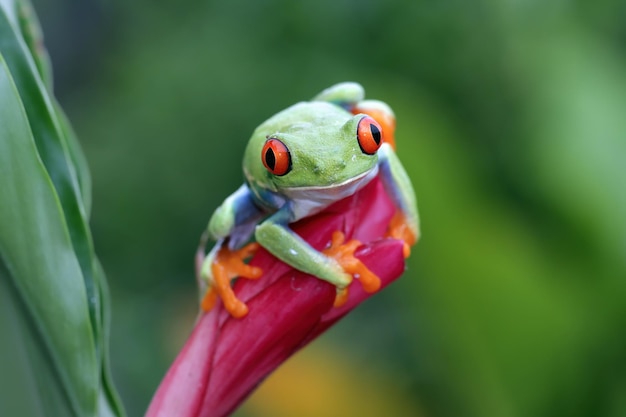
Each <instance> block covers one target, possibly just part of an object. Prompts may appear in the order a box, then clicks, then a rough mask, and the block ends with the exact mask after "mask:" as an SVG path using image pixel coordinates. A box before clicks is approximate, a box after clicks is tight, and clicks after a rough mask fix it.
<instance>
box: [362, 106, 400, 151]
mask: <svg viewBox="0 0 626 417" xmlns="http://www.w3.org/2000/svg"><path fill="white" fill-rule="evenodd" d="M351 111H352V114H359V113H362V114H367V115H368V116H370V117H372V118H373V119H374V120H376V121H377V122H378V124H379V125H380V127H382V130H383V142H387V143H388V144H390V145H391V147H392V148H393V150H394V151H395V150H396V139H395V131H396V118H395V117H394V116H393V115H392V114H390V113H387V112H385V111H383V110H382V109H377V108H368V107H359V106H358V105H356V106H354V107H353V108H352V110H351Z"/></svg>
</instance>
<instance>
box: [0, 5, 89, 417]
mask: <svg viewBox="0 0 626 417" xmlns="http://www.w3.org/2000/svg"><path fill="white" fill-rule="evenodd" d="M4 17H5V16H4V14H3V13H0V21H2V20H3V18H4ZM4 21H5V22H6V20H4ZM0 27H2V23H1V22H0ZM1 43H2V44H5V43H6V39H4V38H2V40H1ZM3 46H4V45H3ZM0 49H1V47H0ZM0 120H2V123H0V138H1V141H0V190H2V198H1V199H0V257H1V258H2V260H3V261H4V265H6V270H7V271H8V274H9V276H10V277H11V280H12V282H13V284H14V286H15V288H16V289H17V291H18V292H19V294H20V296H21V297H22V299H23V303H24V305H25V306H26V309H27V310H28V311H29V312H30V314H31V315H32V319H33V322H34V326H33V327H35V328H36V329H37V330H38V331H39V332H40V334H41V339H42V341H43V344H42V345H36V344H35V342H34V341H33V338H30V342H29V346H30V347H29V349H30V351H43V352H46V351H47V352H48V354H49V356H50V360H49V361H46V360H43V361H42V362H50V366H51V367H54V369H55V371H56V373H57V374H58V376H59V378H58V379H60V380H61V382H62V385H63V390H64V391H65V395H66V396H67V397H68V399H69V403H70V404H71V409H72V411H73V415H76V416H81V417H82V416H90V415H94V414H95V410H96V405H97V396H98V388H99V380H100V374H99V363H98V357H97V352H96V345H95V341H94V331H93V327H92V324H91V321H90V318H89V317H90V316H89V309H88V303H87V296H86V294H87V292H86V290H85V284H84V280H83V276H82V273H81V269H80V265H79V262H78V260H77V257H76V254H75V252H74V247H73V245H72V242H71V240H70V235H69V232H68V229H67V224H66V221H65V216H64V213H63V210H62V207H61V205H60V201H59V198H58V197H57V194H56V193H55V190H54V188H53V185H52V182H51V180H50V177H49V176H48V173H47V172H46V169H45V167H44V165H43V164H42V159H41V158H40V155H39V154H38V152H37V148H36V146H35V142H34V139H33V136H32V134H31V131H30V128H29V123H28V119H27V116H26V112H25V110H24V106H23V105H22V102H21V100H20V96H19V94H18V91H17V89H16V85H15V84H14V83H13V80H12V77H11V74H10V72H9V69H8V67H7V65H6V63H5V61H4V58H3V57H2V59H0ZM42 355H43V353H41V352H40V353H38V354H35V355H34V357H39V358H41V357H42ZM29 356H30V355H29ZM48 382H49V383H50V384H52V385H54V384H55V383H57V382H58V381H57V380H56V379H55V378H53V377H51V378H50V380H49V381H48ZM2 394H3V395H6V393H2ZM55 398H56V397H55ZM49 415H66V414H63V413H60V414H57V413H53V412H51V413H50V414H49Z"/></svg>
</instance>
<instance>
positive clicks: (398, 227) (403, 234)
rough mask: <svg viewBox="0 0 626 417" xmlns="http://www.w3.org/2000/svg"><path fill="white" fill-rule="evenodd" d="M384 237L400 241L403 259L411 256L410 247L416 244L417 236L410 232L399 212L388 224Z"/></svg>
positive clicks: (404, 218)
mask: <svg viewBox="0 0 626 417" xmlns="http://www.w3.org/2000/svg"><path fill="white" fill-rule="evenodd" d="M386 237H390V238H393V239H398V240H402V241H403V242H404V248H403V255H404V258H405V259H406V258H408V257H409V255H410V254H411V246H413V245H414V244H415V243H416V242H417V236H415V234H414V233H413V232H412V231H411V228H410V227H409V225H408V224H407V221H406V217H405V216H404V215H403V214H402V212H401V211H397V212H396V214H394V216H393V217H392V219H391V221H390V222H389V229H387V236H386Z"/></svg>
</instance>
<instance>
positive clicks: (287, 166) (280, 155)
mask: <svg viewBox="0 0 626 417" xmlns="http://www.w3.org/2000/svg"><path fill="white" fill-rule="evenodd" d="M261 160H262V161H263V165H264V166H265V168H267V170H268V171H269V172H271V173H272V174H274V175H278V176H281V175H285V174H286V173H288V172H289V171H291V154H290V153H289V149H287V146H285V144H284V143H282V142H281V141H279V140H278V139H274V138H271V139H268V140H267V142H265V145H263V150H262V151H261Z"/></svg>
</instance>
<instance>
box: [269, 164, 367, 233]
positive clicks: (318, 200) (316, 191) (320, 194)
mask: <svg viewBox="0 0 626 417" xmlns="http://www.w3.org/2000/svg"><path fill="white" fill-rule="evenodd" d="M377 174H378V165H376V166H374V168H372V169H371V170H369V171H366V172H364V173H363V174H361V175H358V176H356V177H354V178H350V179H349V180H347V181H344V182H342V183H340V184H333V185H327V186H317V187H293V188H284V189H282V190H281V194H282V195H284V196H285V197H287V199H288V200H289V201H290V205H291V208H292V212H293V215H294V219H293V221H297V220H300V219H302V218H304V217H308V216H311V215H313V214H315V213H318V212H320V211H322V210H323V209H325V208H326V207H328V206H330V205H331V204H333V203H336V202H337V201H339V200H343V199H344V198H346V197H348V196H351V195H352V194H354V193H356V192H357V191H358V190H360V189H361V188H363V187H364V186H365V185H367V184H368V183H369V182H370V181H371V180H372V179H373V178H374V177H375V176H376V175H377Z"/></svg>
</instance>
